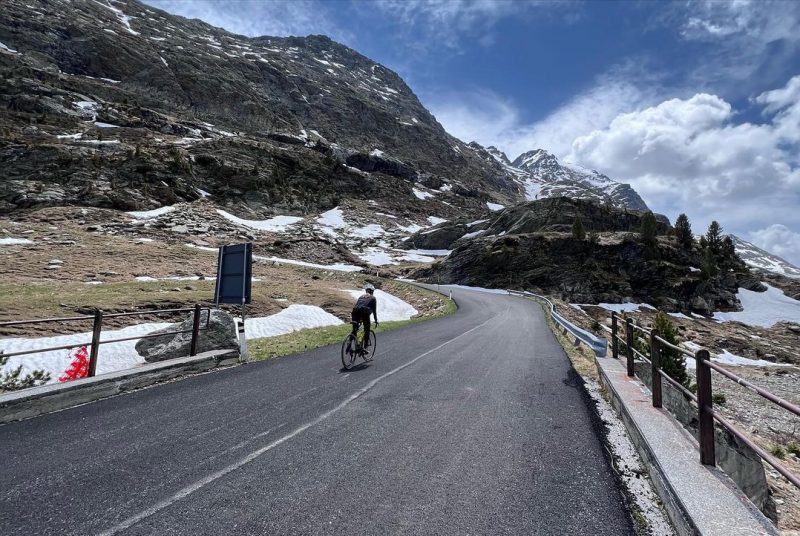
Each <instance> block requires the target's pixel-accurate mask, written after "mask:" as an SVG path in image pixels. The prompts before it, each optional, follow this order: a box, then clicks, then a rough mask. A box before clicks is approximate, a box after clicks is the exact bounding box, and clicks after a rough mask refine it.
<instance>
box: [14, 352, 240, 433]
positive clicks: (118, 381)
mask: <svg viewBox="0 0 800 536" xmlns="http://www.w3.org/2000/svg"><path fill="white" fill-rule="evenodd" d="M237 362H238V353H237V352H231V351H230V350H215V351H211V352H205V353H202V354H198V355H196V356H193V357H181V358H178V359H171V360H169V361H161V362H158V363H148V364H146V365H143V366H141V367H137V368H135V369H126V370H120V371H115V372H110V373H108V374H102V375H99V376H95V377H93V378H83V379H80V380H74V381H71V382H68V383H57V384H50V385H42V386H40V387H33V388H31V389H24V390H22V391H14V392H11V393H5V394H2V395H0V424H5V423H9V422H12V421H19V420H22V419H29V418H31V417H36V416H38V415H42V414H45V413H50V412H53V411H59V410H62V409H67V408H71V407H73V406H78V405H81V404H86V403H88V402H94V401H96V400H100V399H101V398H107V397H110V396H115V395H119V394H122V393H125V392H126V391H132V390H134V389H140V388H142V387H147V386H149V385H153V384H156V383H160V382H163V381H167V380H171V379H173V378H176V377H178V376H182V375H185V374H192V373H197V372H205V371H208V370H211V369H214V368H217V367H221V366H226V365H234V364H236V363H237Z"/></svg>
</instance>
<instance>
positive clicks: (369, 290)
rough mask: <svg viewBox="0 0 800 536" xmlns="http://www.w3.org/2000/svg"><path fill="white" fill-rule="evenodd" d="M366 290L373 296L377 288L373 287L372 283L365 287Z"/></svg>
mask: <svg viewBox="0 0 800 536" xmlns="http://www.w3.org/2000/svg"><path fill="white" fill-rule="evenodd" d="M364 290H366V291H367V292H369V293H370V294H372V293H373V292H375V287H373V286H372V283H367V284H366V285H364Z"/></svg>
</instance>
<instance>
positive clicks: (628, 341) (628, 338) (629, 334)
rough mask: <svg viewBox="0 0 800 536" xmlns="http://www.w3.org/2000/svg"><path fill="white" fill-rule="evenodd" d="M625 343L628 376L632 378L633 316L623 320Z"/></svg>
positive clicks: (633, 370)
mask: <svg viewBox="0 0 800 536" xmlns="http://www.w3.org/2000/svg"><path fill="white" fill-rule="evenodd" d="M625 345H626V346H627V348H626V350H627V352H626V353H627V364H628V376H629V377H631V378H632V377H633V375H634V373H635V369H634V368H633V318H628V319H627V320H626V321H625Z"/></svg>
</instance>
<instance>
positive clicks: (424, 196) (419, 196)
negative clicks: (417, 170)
mask: <svg viewBox="0 0 800 536" xmlns="http://www.w3.org/2000/svg"><path fill="white" fill-rule="evenodd" d="M412 190H414V196H416V198H417V199H422V200H425V199H428V198H429V197H433V194H431V193H428V192H423V191H422V190H418V189H417V188H412Z"/></svg>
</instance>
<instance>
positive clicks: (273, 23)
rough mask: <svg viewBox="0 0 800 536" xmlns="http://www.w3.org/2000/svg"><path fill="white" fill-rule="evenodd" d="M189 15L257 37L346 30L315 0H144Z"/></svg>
mask: <svg viewBox="0 0 800 536" xmlns="http://www.w3.org/2000/svg"><path fill="white" fill-rule="evenodd" d="M143 1H144V3H146V4H149V5H151V6H153V7H157V8H159V9H163V10H164V11H167V12H169V13H173V14H175V15H180V16H183V17H187V18H190V19H201V20H203V21H205V22H207V23H209V24H211V25H213V26H217V27H220V28H224V29H226V30H228V31H230V32H234V33H238V34H242V35H247V36H250V37H258V36H262V35H269V36H278V37H280V36H290V35H298V36H305V35H309V34H325V35H329V36H331V37H332V38H334V39H339V40H344V39H346V38H347V37H348V34H347V33H346V32H344V31H343V30H342V29H340V28H339V27H337V26H336V24H334V23H333V22H332V17H330V16H329V14H328V8H327V6H326V5H325V4H324V3H321V2H318V1H315V0H293V1H291V2H276V1H268V2H263V1H261V0H143Z"/></svg>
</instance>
